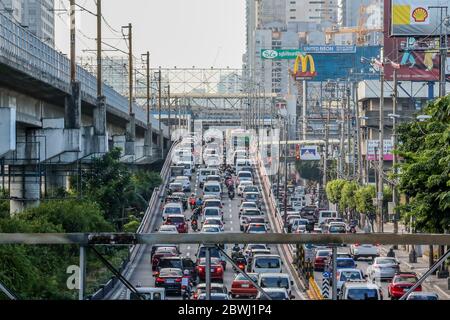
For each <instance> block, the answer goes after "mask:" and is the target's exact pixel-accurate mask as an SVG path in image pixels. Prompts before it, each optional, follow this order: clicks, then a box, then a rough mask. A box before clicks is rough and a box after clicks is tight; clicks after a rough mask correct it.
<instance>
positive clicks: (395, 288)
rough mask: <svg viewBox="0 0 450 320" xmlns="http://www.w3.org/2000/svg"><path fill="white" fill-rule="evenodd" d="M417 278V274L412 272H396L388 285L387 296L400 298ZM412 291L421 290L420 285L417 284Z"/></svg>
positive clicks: (392, 298)
mask: <svg viewBox="0 0 450 320" xmlns="http://www.w3.org/2000/svg"><path fill="white" fill-rule="evenodd" d="M417 280H418V279H417V275H416V274H415V273H413V272H404V273H397V274H396V275H395V276H394V278H392V281H391V283H390V284H389V286H388V297H390V298H391V300H394V299H399V298H401V297H402V296H403V295H404V294H405V292H407V291H408V290H409V289H411V287H412V286H413V285H414V284H415V283H416V282H417ZM414 291H416V292H417V291H422V286H418V287H417V288H416V289H415V290H414Z"/></svg>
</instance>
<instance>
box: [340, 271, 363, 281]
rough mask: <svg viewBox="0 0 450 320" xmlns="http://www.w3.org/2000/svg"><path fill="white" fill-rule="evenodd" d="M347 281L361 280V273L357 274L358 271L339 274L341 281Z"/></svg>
mask: <svg viewBox="0 0 450 320" xmlns="http://www.w3.org/2000/svg"><path fill="white" fill-rule="evenodd" d="M348 280H362V277H361V273H359V272H358V271H344V272H341V281H348Z"/></svg>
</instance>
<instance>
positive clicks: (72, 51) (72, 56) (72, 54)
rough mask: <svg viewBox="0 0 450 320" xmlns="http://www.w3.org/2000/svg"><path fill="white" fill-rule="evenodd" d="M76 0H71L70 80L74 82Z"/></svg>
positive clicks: (75, 68)
mask: <svg viewBox="0 0 450 320" xmlns="http://www.w3.org/2000/svg"><path fill="white" fill-rule="evenodd" d="M75 31H76V21H75V0H70V81H71V82H72V83H74V82H75V81H76V70H77V67H76V63H75V59H76V48H75V43H76V42H75Z"/></svg>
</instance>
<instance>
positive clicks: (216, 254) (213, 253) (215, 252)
mask: <svg viewBox="0 0 450 320" xmlns="http://www.w3.org/2000/svg"><path fill="white" fill-rule="evenodd" d="M209 251H210V252H211V257H220V252H219V250H218V249H217V248H210V250H209ZM205 256H206V249H205V247H202V248H201V249H200V251H199V253H198V257H197V258H204V257H205Z"/></svg>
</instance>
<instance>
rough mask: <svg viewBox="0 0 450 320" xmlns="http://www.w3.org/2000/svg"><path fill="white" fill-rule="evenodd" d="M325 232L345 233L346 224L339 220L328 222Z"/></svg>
mask: <svg viewBox="0 0 450 320" xmlns="http://www.w3.org/2000/svg"><path fill="white" fill-rule="evenodd" d="M326 233H347V226H346V225H345V223H340V222H334V223H330V224H329V225H328V229H327V232H326Z"/></svg>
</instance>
